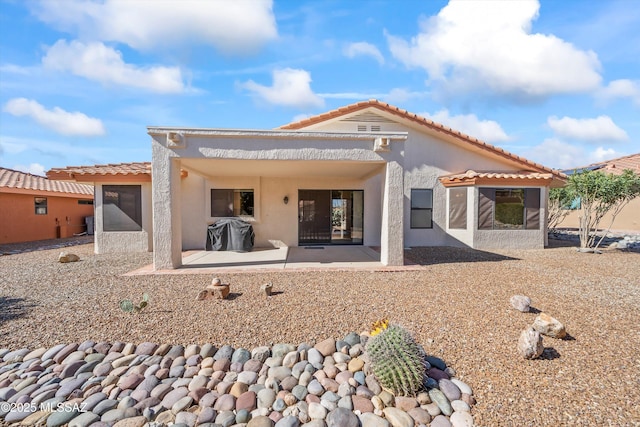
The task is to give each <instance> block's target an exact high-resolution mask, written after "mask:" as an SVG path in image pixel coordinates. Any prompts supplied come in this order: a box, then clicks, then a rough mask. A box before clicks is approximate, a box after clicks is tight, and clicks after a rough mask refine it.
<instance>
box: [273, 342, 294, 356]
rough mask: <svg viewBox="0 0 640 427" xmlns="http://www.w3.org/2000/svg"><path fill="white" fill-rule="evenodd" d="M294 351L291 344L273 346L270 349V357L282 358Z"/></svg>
mask: <svg viewBox="0 0 640 427" xmlns="http://www.w3.org/2000/svg"><path fill="white" fill-rule="evenodd" d="M295 350H296V348H295V347H294V346H293V345H291V344H275V345H274V346H273V347H272V348H271V357H276V358H278V357H284V356H285V355H286V354H287V353H290V352H292V351H295Z"/></svg>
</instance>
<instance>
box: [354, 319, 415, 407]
mask: <svg viewBox="0 0 640 427" xmlns="http://www.w3.org/2000/svg"><path fill="white" fill-rule="evenodd" d="M371 335H372V337H371V338H370V339H369V340H368V341H367V345H366V352H367V354H368V356H369V360H370V361H371V369H372V370H373V374H374V375H375V376H376V378H377V379H378V381H379V382H380V384H381V385H382V386H383V387H384V388H386V389H388V390H389V391H390V392H392V393H393V394H394V395H396V396H416V395H417V394H418V392H420V391H421V390H423V388H424V381H425V376H426V372H425V371H426V369H425V368H426V365H425V352H424V349H423V348H422V347H421V346H420V345H419V344H418V343H417V342H416V340H415V339H414V338H413V336H412V335H411V334H410V333H409V331H407V330H406V329H405V328H403V327H402V326H400V325H395V324H389V322H388V321H386V320H384V321H380V322H376V323H375V324H374V325H373V330H372V333H371Z"/></svg>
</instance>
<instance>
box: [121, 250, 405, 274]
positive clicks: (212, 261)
mask: <svg viewBox="0 0 640 427" xmlns="http://www.w3.org/2000/svg"><path fill="white" fill-rule="evenodd" d="M182 263H183V265H182V266H181V267H180V268H177V269H174V270H153V265H147V266H144V267H142V268H140V269H137V270H134V271H131V272H129V273H127V274H126V276H135V275H141V274H202V273H239V272H272V271H299V270H327V269H330V270H354V269H355V270H380V271H389V270H393V271H395V270H404V269H407V268H415V267H416V266H401V267H398V266H394V267H387V266H385V265H383V264H382V263H381V262H380V253H379V252H378V251H376V250H375V249H373V248H371V247H368V246H303V247H284V248H255V249H254V250H253V251H251V252H234V251H188V252H184V253H183V256H182Z"/></svg>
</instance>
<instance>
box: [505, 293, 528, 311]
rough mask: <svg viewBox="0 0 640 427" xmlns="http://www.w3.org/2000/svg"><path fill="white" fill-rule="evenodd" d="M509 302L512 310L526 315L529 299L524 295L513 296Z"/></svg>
mask: <svg viewBox="0 0 640 427" xmlns="http://www.w3.org/2000/svg"><path fill="white" fill-rule="evenodd" d="M509 301H510V302H511V305H512V306H513V308H515V309H516V310H518V311H521V312H523V313H527V312H528V311H529V309H530V308H531V298H529V297H527V296H524V295H514V296H512V297H511V299H510V300H509Z"/></svg>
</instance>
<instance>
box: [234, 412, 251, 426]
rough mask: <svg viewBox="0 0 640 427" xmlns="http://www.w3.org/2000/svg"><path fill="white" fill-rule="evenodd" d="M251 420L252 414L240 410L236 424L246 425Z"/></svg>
mask: <svg viewBox="0 0 640 427" xmlns="http://www.w3.org/2000/svg"><path fill="white" fill-rule="evenodd" d="M250 419H251V414H250V413H249V411H247V410H246V409H240V410H239V411H237V412H236V424H246V423H248V422H249V420H250Z"/></svg>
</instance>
